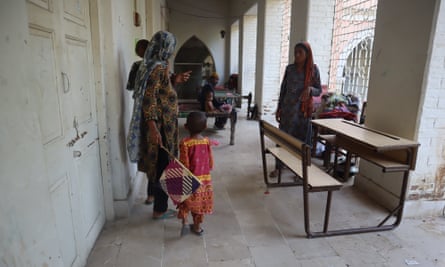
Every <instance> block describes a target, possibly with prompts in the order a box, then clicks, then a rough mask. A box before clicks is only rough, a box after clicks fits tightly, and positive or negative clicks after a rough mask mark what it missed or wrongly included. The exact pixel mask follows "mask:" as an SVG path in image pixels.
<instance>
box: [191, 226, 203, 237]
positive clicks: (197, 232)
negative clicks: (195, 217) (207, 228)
mask: <svg viewBox="0 0 445 267" xmlns="http://www.w3.org/2000/svg"><path fill="white" fill-rule="evenodd" d="M190 231H191V232H192V233H194V234H195V235H197V236H202V235H203V234H204V229H202V228H201V229H199V231H195V229H194V228H193V224H190Z"/></svg>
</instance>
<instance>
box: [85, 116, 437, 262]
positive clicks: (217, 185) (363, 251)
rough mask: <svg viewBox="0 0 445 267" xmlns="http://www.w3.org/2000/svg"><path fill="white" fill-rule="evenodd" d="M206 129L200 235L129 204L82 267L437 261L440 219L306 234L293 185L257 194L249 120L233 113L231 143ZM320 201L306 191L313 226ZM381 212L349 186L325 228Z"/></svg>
mask: <svg viewBox="0 0 445 267" xmlns="http://www.w3.org/2000/svg"><path fill="white" fill-rule="evenodd" d="M180 123H181V124H183V121H180ZM212 123H213V120H212V119H209V126H212ZM206 135H209V136H210V137H211V138H213V139H216V140H218V141H219V142H220V145H219V146H218V147H215V148H214V157H215V169H214V171H213V173H212V178H213V184H214V189H215V207H214V214H213V215H209V216H208V217H206V218H205V221H204V224H203V228H204V229H205V234H204V236H203V237H199V236H196V235H191V234H189V235H187V236H184V237H182V238H180V237H179V233H180V228H181V225H180V222H179V220H177V219H166V220H161V221H154V220H152V219H151V208H152V206H146V205H144V204H137V205H136V206H135V207H134V210H133V212H132V215H131V216H130V217H129V218H127V219H123V220H118V221H116V222H113V223H109V224H107V225H106V226H105V228H104V230H103V232H102V234H101V235H100V237H99V239H98V240H97V242H96V245H95V247H94V250H93V251H92V252H91V254H90V257H89V259H88V266H90V267H96V266H125V267H130V266H153V267H161V266H162V267H170V266H171V267H178V266H193V267H200V266H209V267H226V266H227V267H237V266H243V267H244V266H245V267H247V266H257V267H263V266H264V267H270V266H280V267H281V266H301V267H303V266H304V267H318V266H320V267H334V266H335V267H337V266H353V267H363V266H388V267H397V266H410V265H414V266H441V267H444V266H445V218H443V217H435V218H422V219H413V218H404V220H403V221H402V224H401V226H399V227H398V228H397V229H395V230H393V231H386V232H378V233H370V234H357V235H348V236H337V237H329V238H316V239H307V238H306V237H305V232H304V225H303V205H302V191H301V188H299V187H288V188H274V189H270V194H265V190H266V187H265V185H264V182H263V177H262V167H261V155H260V145H259V131H258V124H257V122H256V121H247V120H245V119H244V118H242V117H241V118H240V119H239V122H238V127H237V133H236V140H235V141H236V145H235V146H229V145H228V135H229V130H228V129H227V130H225V131H218V132H213V131H210V130H209V131H207V132H206ZM271 162H272V161H271ZM144 192H145V189H144V188H141V189H140V196H139V199H138V203H142V202H143V200H144V198H145V195H144ZM324 199H325V193H315V194H312V195H311V203H313V204H312V208H311V212H312V215H313V216H312V220H313V221H314V223H313V227H320V225H321V224H320V222H321V218H322V212H323V205H324ZM171 207H172V208H173V205H171ZM382 216H383V213H382V210H381V209H380V208H379V207H376V206H374V205H373V204H372V203H371V202H370V201H368V200H367V199H366V198H365V197H363V196H362V195H361V194H360V193H359V192H357V190H355V189H354V188H353V187H351V186H346V187H345V188H344V189H342V190H341V191H339V192H335V193H334V195H333V207H332V211H331V226H332V227H336V226H342V225H351V226H357V225H366V224H369V222H371V223H374V222H377V220H378V219H381V218H382ZM416 263H417V264H416Z"/></svg>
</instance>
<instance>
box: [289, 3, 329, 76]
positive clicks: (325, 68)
mask: <svg viewBox="0 0 445 267" xmlns="http://www.w3.org/2000/svg"><path fill="white" fill-rule="evenodd" d="M334 6H335V1H332V0H318V1H310V3H309V24H308V37H307V40H308V42H309V43H310V45H311V47H312V52H313V55H314V62H315V64H317V65H318V68H319V70H320V79H321V84H327V83H328V77H329V65H330V61H331V49H332V44H331V43H332V30H333V27H334V19H333V17H334ZM294 46H295V44H291V48H292V49H290V50H289V51H292V52H293V47H294Z"/></svg>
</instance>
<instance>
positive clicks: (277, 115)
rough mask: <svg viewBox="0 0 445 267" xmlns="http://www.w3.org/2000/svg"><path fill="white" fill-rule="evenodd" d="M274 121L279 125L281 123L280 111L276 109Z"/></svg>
mask: <svg viewBox="0 0 445 267" xmlns="http://www.w3.org/2000/svg"><path fill="white" fill-rule="evenodd" d="M275 120H276V121H277V122H278V123H280V121H281V109H277V111H276V112H275Z"/></svg>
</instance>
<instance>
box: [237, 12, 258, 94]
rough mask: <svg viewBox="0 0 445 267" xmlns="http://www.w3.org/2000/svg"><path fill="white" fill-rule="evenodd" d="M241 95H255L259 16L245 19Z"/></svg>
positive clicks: (245, 17)
mask: <svg viewBox="0 0 445 267" xmlns="http://www.w3.org/2000/svg"><path fill="white" fill-rule="evenodd" d="M242 34H243V36H242V38H243V42H242V44H243V47H242V57H243V61H242V75H241V76H240V77H241V93H242V95H247V94H249V92H251V93H252V94H253V95H254V94H255V73H256V72H255V68H256V36H257V16H244V17H243V33H242Z"/></svg>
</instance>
